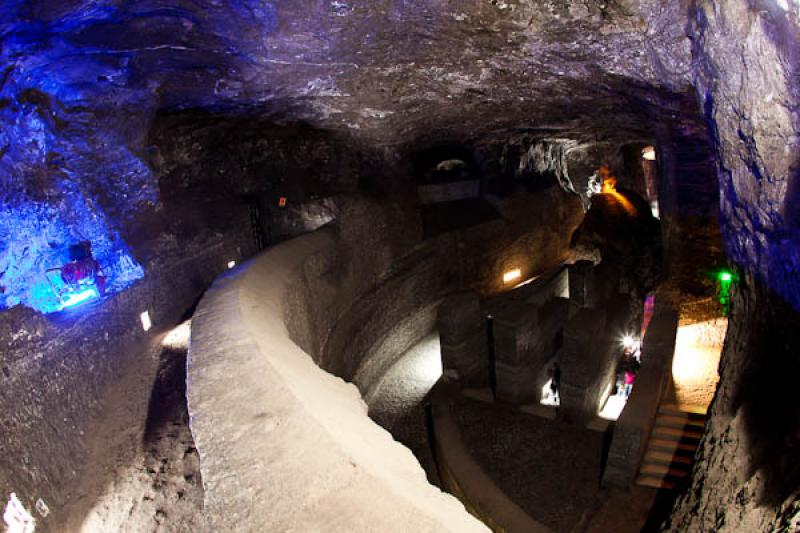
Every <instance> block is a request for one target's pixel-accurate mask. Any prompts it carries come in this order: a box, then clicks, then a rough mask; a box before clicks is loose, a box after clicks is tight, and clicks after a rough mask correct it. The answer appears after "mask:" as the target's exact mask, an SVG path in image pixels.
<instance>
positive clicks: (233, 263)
mask: <svg viewBox="0 0 800 533" xmlns="http://www.w3.org/2000/svg"><path fill="white" fill-rule="evenodd" d="M235 266H236V261H228V269H231V268H233V267H235Z"/></svg>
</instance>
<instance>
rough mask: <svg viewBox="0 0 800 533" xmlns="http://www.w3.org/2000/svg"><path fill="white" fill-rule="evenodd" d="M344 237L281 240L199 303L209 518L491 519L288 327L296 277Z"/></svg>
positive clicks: (419, 525) (341, 524) (408, 526)
mask: <svg viewBox="0 0 800 533" xmlns="http://www.w3.org/2000/svg"><path fill="white" fill-rule="evenodd" d="M335 246H336V238H335V235H334V232H333V231H332V230H330V229H324V230H320V231H318V232H315V233H312V234H309V235H305V236H302V237H300V238H297V239H294V240H291V241H288V242H286V243H283V244H281V245H279V246H277V247H275V248H273V249H271V250H270V251H268V252H266V253H264V254H262V255H260V256H258V257H257V258H255V259H253V260H251V261H250V262H248V263H247V264H245V265H243V266H241V267H239V268H237V269H236V270H234V271H232V272H230V273H228V274H226V275H224V276H223V277H221V278H219V279H218V280H217V282H215V284H214V285H213V286H212V288H211V289H210V290H209V291H208V292H207V293H206V296H205V297H204V298H203V300H202V301H201V303H200V306H199V307H198V310H197V312H196V313H195V317H194V320H193V327H192V340H191V348H190V353H189V362H188V399H189V409H190V414H191V421H192V422H191V423H192V432H193V434H194V438H195V442H196V444H197V448H198V451H199V453H200V457H201V469H202V474H203V484H204V487H205V496H206V512H207V513H208V516H209V519H210V521H211V523H212V526H213V527H214V528H215V529H217V530H220V531H226V530H237V531H284V530H296V531H318V530H325V531H369V530H375V531H458V532H466V531H486V528H485V526H483V525H482V524H481V523H480V522H479V521H477V520H476V519H474V518H473V517H472V516H470V515H469V514H468V513H467V512H466V511H465V510H464V508H463V506H462V505H461V504H460V503H459V502H458V501H457V500H456V499H455V498H453V497H451V496H449V495H446V494H444V493H442V492H441V491H439V490H438V489H437V488H435V487H433V486H431V485H429V484H428V482H427V480H426V478H425V474H424V472H423V470H422V468H421V467H420V466H419V464H418V463H417V461H416V459H415V458H414V456H413V455H412V454H411V452H410V451H409V450H408V449H406V448H405V447H403V446H402V445H400V444H398V443H397V442H395V441H394V440H393V439H392V437H391V435H390V434H389V433H387V432H386V431H385V430H383V429H381V428H380V427H379V426H378V425H376V424H375V423H373V422H372V421H371V420H370V419H369V418H368V416H367V408H366V405H365V404H364V402H363V401H362V400H361V396H360V394H359V392H358V390H357V389H356V387H355V386H354V385H352V384H348V383H345V382H344V381H343V380H342V379H340V378H338V377H335V376H333V375H331V374H329V373H327V372H325V371H323V370H322V369H320V368H319V367H318V366H317V365H316V364H315V362H314V361H313V360H312V358H311V357H310V356H309V355H308V354H307V353H306V352H304V351H303V350H302V349H301V348H300V346H298V344H297V343H295V342H294V341H293V340H292V339H291V338H290V336H289V331H288V330H287V327H286V322H285V321H286V318H287V316H292V315H287V313H286V310H287V306H293V305H296V304H297V301H296V299H295V298H297V296H296V295H295V296H294V297H293V296H292V294H291V293H292V292H293V289H294V287H296V282H297V278H303V277H307V276H308V274H309V273H312V274H315V275H320V274H321V275H323V276H324V274H325V273H326V268H324V267H325V265H326V262H325V261H324V260H323V261H320V258H321V257H324V256H326V255H327V254H329V253H330V252H331V250H332V249H334V248H335ZM295 316H296V315H295Z"/></svg>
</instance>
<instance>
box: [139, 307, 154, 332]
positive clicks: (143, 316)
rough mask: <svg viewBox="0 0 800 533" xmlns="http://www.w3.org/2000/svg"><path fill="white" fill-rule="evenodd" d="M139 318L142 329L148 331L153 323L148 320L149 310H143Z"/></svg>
mask: <svg viewBox="0 0 800 533" xmlns="http://www.w3.org/2000/svg"><path fill="white" fill-rule="evenodd" d="M139 320H141V321H142V329H143V330H145V331H150V328H152V327H153V323H152V322H151V321H150V312H149V311H145V312H144V313H142V314H141V315H139Z"/></svg>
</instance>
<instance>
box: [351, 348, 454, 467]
mask: <svg viewBox="0 0 800 533" xmlns="http://www.w3.org/2000/svg"><path fill="white" fill-rule="evenodd" d="M441 375H442V356H441V347H440V345H439V335H438V334H437V333H431V334H430V335H428V336H427V337H425V338H424V339H422V340H421V341H420V342H419V343H417V344H415V345H414V346H413V347H412V348H411V349H410V350H408V351H407V352H406V353H405V354H403V355H402V356H401V357H400V358H399V359H398V360H397V361H396V362H395V363H394V364H393V365H392V366H391V367H390V368H389V370H388V371H387V372H386V374H384V375H383V377H381V379H380V381H379V382H378V383H377V384H376V385H375V387H374V388H373V389H372V390H371V391H370V394H369V396H368V397H367V404H368V405H369V416H370V417H371V418H372V419H373V420H375V421H376V422H377V423H378V424H380V425H381V426H383V427H384V428H386V430H387V431H389V433H391V434H392V435H394V438H395V439H397V440H398V441H400V442H402V443H403V444H405V445H406V446H408V447H409V448H410V449H411V451H412V452H414V455H415V456H416V457H417V459H419V461H420V463H421V464H422V466H423V468H425V472H426V473H427V474H428V479H430V480H431V481H432V482H435V481H436V480H437V479H438V476H437V474H436V463H435V461H434V458H433V452H432V450H431V448H430V444H429V442H428V428H427V426H426V421H425V416H426V415H425V398H426V396H427V395H428V393H429V392H430V390H431V388H433V386H434V385H435V384H436V382H437V381H438V380H439V377H440V376H441Z"/></svg>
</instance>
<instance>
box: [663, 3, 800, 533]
mask: <svg viewBox="0 0 800 533" xmlns="http://www.w3.org/2000/svg"><path fill="white" fill-rule="evenodd" d="M781 4H783V6H784V7H781ZM799 28H800V6H798V5H797V3H796V2H771V1H770V2H767V1H744V0H724V1H722V0H719V1H711V0H703V1H698V2H695V9H694V11H693V12H692V13H691V24H690V26H689V28H688V29H689V31H690V36H691V38H692V42H693V43H694V51H693V55H694V58H695V63H696V65H697V71H696V83H697V90H698V94H699V96H700V98H701V100H702V102H703V104H704V107H705V110H706V113H707V118H708V120H709V122H710V124H711V125H712V127H713V130H714V134H715V141H716V144H717V146H716V147H717V149H718V151H719V158H720V166H719V169H718V171H719V182H720V183H719V185H720V191H721V219H722V227H723V234H724V236H725V244H726V251H727V255H728V257H729V260H730V261H731V263H732V264H733V265H734V266H735V267H736V268H737V269H738V270H739V272H740V279H739V280H738V281H737V283H736V287H735V289H734V290H735V295H734V302H733V311H732V315H731V317H730V322H729V329H728V335H727V339H726V343H725V348H724V352H723V354H722V359H721V364H720V383H719V386H718V390H717V394H716V397H715V400H714V403H713V404H712V408H711V419H710V421H709V424H708V425H707V427H706V433H705V437H704V439H703V442H702V444H701V448H700V450H699V451H698V462H697V464H696V467H695V469H694V472H693V474H692V480H691V487H690V488H689V490H688V491H687V492H686V493H685V494H684V495H683V496H682V497H681V498H680V500H679V501H678V503H677V506H676V508H675V510H674V512H673V516H672V518H671V521H670V522H669V523H668V524H666V525H665V529H666V530H670V531H772V530H780V531H796V530H797V528H798V527H800V499H799V497H798V492H797V487H798V484H797V480H798V473H800V471H799V470H798V465H800V461H799V460H798V449H800V448H798V447H800V436H799V435H798V432H797V428H798V427H800V402H798V397H797V392H796V391H797V376H798V375H800V358H799V357H798V353H800V333H799V332H798V328H797V324H798V323H800V313H799V312H798V311H799V310H800V280H799V278H798V276H797V272H798V268H799V267H800V255H798V254H800V223H799V221H800V207H798V206H800V203H798V198H800V197H799V196H798V193H800V175H799V174H798V167H797V165H798V142H800V117H798V112H797V109H796V104H797V98H798V94H800V86H798V78H797V68H798V65H799V64H800V63H798V57H800V35H799V34H800V29H799Z"/></svg>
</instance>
